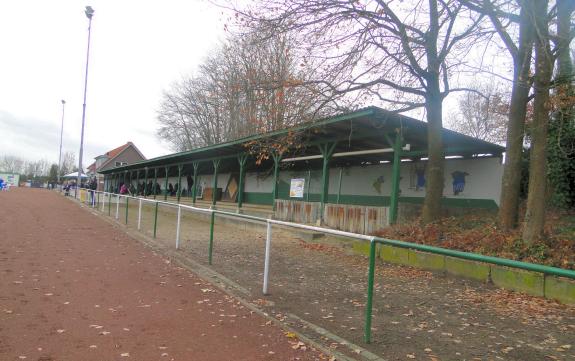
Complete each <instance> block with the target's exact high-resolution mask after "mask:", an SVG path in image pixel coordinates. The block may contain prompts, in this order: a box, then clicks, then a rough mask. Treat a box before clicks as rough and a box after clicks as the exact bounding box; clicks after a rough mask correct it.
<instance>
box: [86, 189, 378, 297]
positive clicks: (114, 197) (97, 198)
mask: <svg viewBox="0 0 575 361" xmlns="http://www.w3.org/2000/svg"><path fill="white" fill-rule="evenodd" d="M82 192H85V193H87V194H85V195H84V196H82ZM89 192H91V191H89V190H80V201H81V202H88V204H89V205H90V206H91V207H92V208H95V209H99V210H101V212H102V213H105V207H106V205H107V206H108V209H109V215H111V212H110V208H111V203H115V215H114V218H115V219H116V220H117V221H119V220H120V203H121V200H122V199H128V200H130V199H133V200H136V201H138V217H137V229H138V230H141V228H142V205H143V203H153V204H155V205H156V208H155V215H154V238H155V237H156V227H157V212H158V206H159V205H164V206H168V207H171V208H175V209H177V215H176V237H175V238H176V239H175V246H176V249H179V248H180V233H181V232H180V231H181V220H182V209H183V210H187V211H192V212H196V213H203V214H208V215H210V216H211V221H210V246H209V252H208V261H209V264H212V248H213V237H214V236H213V235H214V219H215V216H216V215H221V216H224V217H227V218H239V219H243V220H249V221H252V222H254V221H255V222H259V223H265V224H266V242H265V257H264V274H263V282H262V292H263V294H264V295H267V294H269V292H268V291H269V270H270V256H271V248H272V225H277V226H281V227H287V228H296V229H303V230H308V231H315V232H321V233H324V234H331V235H335V236H341V237H347V238H354V239H361V240H366V241H372V240H373V239H374V237H372V236H366V235H363V234H358V233H352V232H346V231H340V230H336V229H330V228H324V227H317V226H309V225H305V224H299V223H292V222H285V221H279V220H275V219H271V218H262V217H256V216H251V215H246V214H240V213H233V212H227V211H222V210H216V209H212V208H201V207H195V206H190V205H186V204H178V203H172V202H167V201H162V200H157V199H149V198H142V197H135V196H131V195H126V194H115V193H110V192H102V191H93V194H94V196H93V198H92V197H91V196H90V195H89ZM92 199H93V200H94V201H92ZM127 202H128V201H126V204H128V203H127ZM99 204H101V208H99V207H98V205H99ZM127 222H128V210H127V209H126V224H127Z"/></svg>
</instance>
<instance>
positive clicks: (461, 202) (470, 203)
mask: <svg viewBox="0 0 575 361" xmlns="http://www.w3.org/2000/svg"><path fill="white" fill-rule="evenodd" d="M423 199H424V197H399V202H400V203H412V204H423ZM441 205H442V206H445V207H459V208H482V209H493V210H497V209H499V206H497V203H495V201H494V200H493V199H475V198H445V197H444V198H442V199H441Z"/></svg>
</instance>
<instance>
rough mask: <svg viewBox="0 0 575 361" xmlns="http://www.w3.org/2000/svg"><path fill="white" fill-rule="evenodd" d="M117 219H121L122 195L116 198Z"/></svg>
mask: <svg viewBox="0 0 575 361" xmlns="http://www.w3.org/2000/svg"><path fill="white" fill-rule="evenodd" d="M116 219H120V195H119V194H118V195H117V196H116Z"/></svg>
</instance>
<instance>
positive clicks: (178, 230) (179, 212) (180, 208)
mask: <svg viewBox="0 0 575 361" xmlns="http://www.w3.org/2000/svg"><path fill="white" fill-rule="evenodd" d="M181 219H182V207H181V206H178V223H177V224H176V249H180V221H181Z"/></svg>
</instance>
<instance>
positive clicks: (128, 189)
mask: <svg viewBox="0 0 575 361" xmlns="http://www.w3.org/2000/svg"><path fill="white" fill-rule="evenodd" d="M114 188H116V187H112V188H111V191H112V192H115V193H119V194H129V195H137V196H151V195H159V194H163V193H162V187H161V186H160V183H157V182H156V184H154V183H153V182H152V181H149V182H148V184H146V183H145V182H141V183H139V184H137V186H134V184H132V183H128V184H126V183H123V182H121V183H120V184H119V185H118V186H117V188H116V189H114ZM167 192H168V195H169V196H171V197H175V196H177V195H178V184H177V183H176V185H175V186H174V185H173V184H172V183H169V184H168V190H167Z"/></svg>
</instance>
